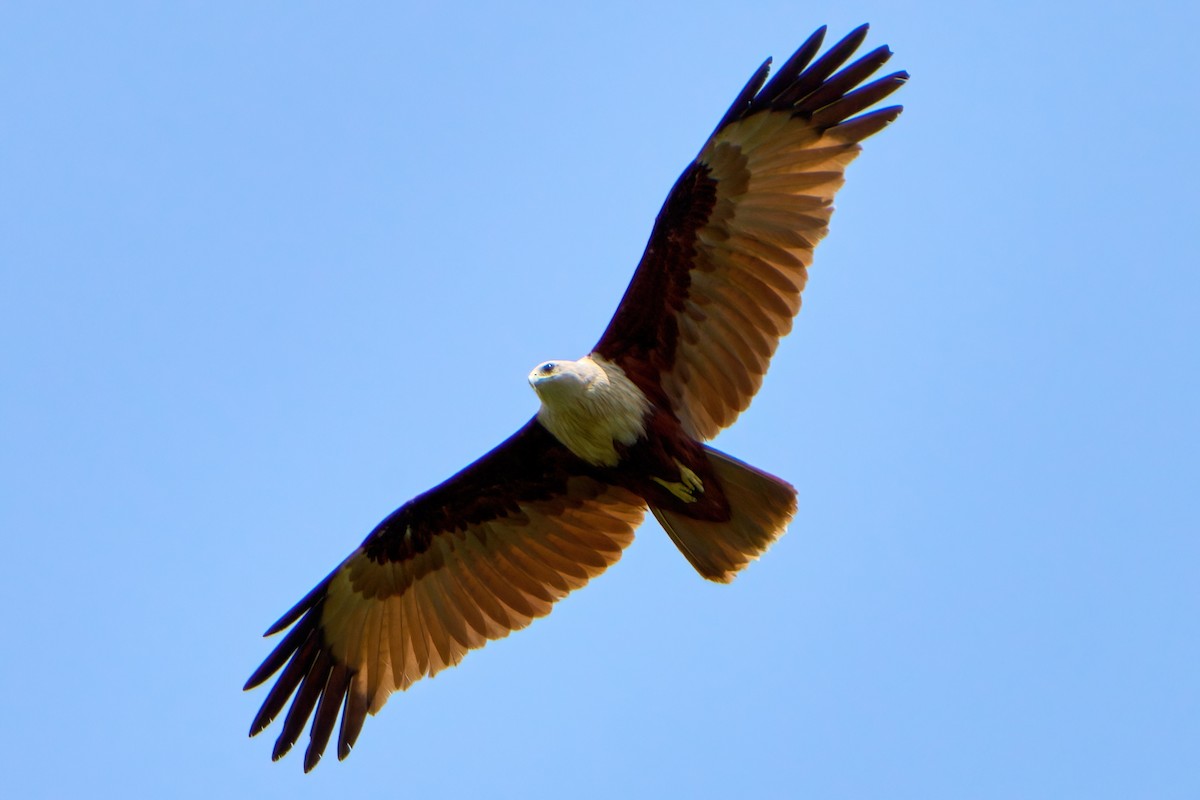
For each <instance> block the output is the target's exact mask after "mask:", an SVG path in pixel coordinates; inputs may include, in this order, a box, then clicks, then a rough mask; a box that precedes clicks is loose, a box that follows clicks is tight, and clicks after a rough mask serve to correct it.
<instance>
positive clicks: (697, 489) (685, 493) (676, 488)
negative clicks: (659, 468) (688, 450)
mask: <svg viewBox="0 0 1200 800" xmlns="http://www.w3.org/2000/svg"><path fill="white" fill-rule="evenodd" d="M675 466H677V467H679V480H678V481H666V480H663V479H662V478H652V480H653V481H654V482H655V483H657V484H659V485H660V486H662V487H663V488H664V489H666V490H667V491H668V492H670V493H671V494H673V495H675V496H676V497H678V498H679V499H680V500H682V501H683V502H685V503H694V502H696V498H697V495H701V494H704V481H702V480H700V476H699V475H697V474H696V473H694V472H692V471H691V470H690V469H688V468H687V467H686V466H684V464H683V462H682V461H680V460H679V459H678V458H677V459H675Z"/></svg>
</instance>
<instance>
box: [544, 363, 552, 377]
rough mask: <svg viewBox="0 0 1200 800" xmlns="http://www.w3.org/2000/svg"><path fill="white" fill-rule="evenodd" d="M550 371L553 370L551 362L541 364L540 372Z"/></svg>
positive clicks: (547, 373) (546, 372) (545, 373)
mask: <svg viewBox="0 0 1200 800" xmlns="http://www.w3.org/2000/svg"><path fill="white" fill-rule="evenodd" d="M551 372H554V365H553V364H551V363H549V362H547V363H545V364H542V374H543V375H549V374H550V373H551Z"/></svg>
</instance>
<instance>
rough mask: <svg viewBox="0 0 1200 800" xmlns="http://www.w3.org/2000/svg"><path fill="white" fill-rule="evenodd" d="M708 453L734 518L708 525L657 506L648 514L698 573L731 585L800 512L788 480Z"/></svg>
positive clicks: (711, 452) (708, 523) (722, 454)
mask: <svg viewBox="0 0 1200 800" xmlns="http://www.w3.org/2000/svg"><path fill="white" fill-rule="evenodd" d="M704 450H705V452H706V453H707V454H708V461H709V464H711V465H712V468H713V472H714V474H715V475H716V476H717V480H719V481H720V482H721V488H722V489H724V490H725V497H726V499H727V500H728V501H729V508H730V510H731V512H732V515H733V516H732V518H731V519H729V520H727V521H725V522H710V521H706V520H697V519H691V518H689V517H686V516H684V515H682V514H679V513H676V512H674V511H667V510H664V509H661V508H655V507H654V506H650V511H651V512H653V514H654V518H655V519H657V520H658V522H659V524H660V525H662V526H663V529H664V530H665V531H666V532H667V535H668V536H670V537H671V541H673V542H675V546H676V547H678V548H679V550H680V552H682V553H683V555H684V556H685V557H686V558H687V560H688V561H690V562H691V564H692V566H693V567H695V568H696V571H697V572H699V573H700V574H701V575H703V576H704V577H705V578H708V579H709V580H711V581H718V582H720V583H729V582H730V581H732V580H733V579H734V577H735V576H736V575H737V573H738V572H739V571H740V570H741V569H742V568H743V567H745V566H746V565H747V564H749V563H750V562H751V561H753V560H754V559H756V558H758V557H759V556H760V555H762V554H763V552H764V551H765V550H766V549H767V548H768V547H770V546H771V543H772V542H774V541H775V540H776V539H778V538H779V537H780V536H781V535H783V532H784V531H785V530H786V529H787V525H788V522H790V521H791V519H792V515H793V514H795V513H796V490H795V489H794V488H793V487H792V485H791V484H789V483H788V482H787V481H785V480H782V479H780V478H776V477H775V476H774V475H770V474H768V473H766V472H763V471H762V470H759V469H755V468H754V467H752V466H750V465H749V464H746V463H744V462H742V461H738V460H737V459H736V458H733V457H731V456H728V455H725V454H724V453H722V452H720V451H719V450H714V449H713V448H711V447H705V448H704Z"/></svg>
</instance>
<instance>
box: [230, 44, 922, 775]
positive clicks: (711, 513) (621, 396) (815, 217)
mask: <svg viewBox="0 0 1200 800" xmlns="http://www.w3.org/2000/svg"><path fill="white" fill-rule="evenodd" d="M866 33H867V26H866V25H863V26H862V27H860V28H858V29H856V30H855V31H853V32H852V33H851V34H850V35H849V36H847V37H846V38H845V39H843V40H842V41H840V42H838V43H837V44H836V45H834V46H833V47H831V48H830V49H829V50H828V51H826V52H825V53H824V55H822V56H821V57H820V58H817V59H816V60H815V61H814V60H813V58H814V56H816V54H817V52H818V50H819V49H820V47H821V43H822V41H823V39H824V34H825V29H824V28H821V29H820V30H818V31H817V32H816V33H814V34H813V35H812V36H811V37H809V39H808V41H806V42H805V43H804V44H803V45H802V46H801V47H800V49H799V50H797V51H796V54H795V55H793V56H792V57H791V58H790V59H788V62H787V63H786V64H784V65H783V67H782V68H781V69H780V70H779V72H778V73H777V74H776V75H775V77H773V78H772V79H771V80H770V81H769V82H768V81H767V75H768V71H769V68H770V63H771V62H770V60H769V59H768V60H767V62H766V63H764V64H763V65H762V66H761V67H759V69H758V71H756V72H755V73H754V76H753V77H752V78H751V79H750V82H749V83H747V84H746V87H745V88H744V89H742V91H741V93H740V94H739V95H738V96H737V99H735V100H734V101H733V105H731V106H730V107H729V110H728V111H727V112H725V116H723V117H722V118H721V121H720V122H719V123H718V124H717V127H716V130H715V131H714V132H713V134H712V136H710V137H709V139H708V141H707V142H705V144H704V147H703V148H701V150H700V154H699V155H698V156H697V157H696V159H695V161H693V162H692V163H691V164H690V165H689V166H688V168H687V169H686V170H684V172H683V175H681V176H680V178H679V180H678V181H676V182H675V186H674V187H673V188H672V189H671V193H670V194H669V195H668V196H667V200H666V203H665V204H664V205H663V208H662V210H661V211H660V212H659V214H658V218H657V219H656V220H655V223H654V228H653V230H652V231H651V233H650V241H649V242H648V243H647V245H646V250H645V253H644V254H643V255H642V260H641V262H640V263H639V264H638V267H637V270H636V271H635V272H634V275H633V281H632V283H630V285H629V288H628V290H627V291H626V292H625V296H624V297H623V298H622V300H621V304H620V305H619V306H618V308H617V312H616V314H615V315H614V316H613V318H612V321H611V322H610V323H609V325H608V329H607V330H605V331H604V334H603V335H602V336H601V337H600V341H599V342H598V343H597V344H596V347H595V348H594V349H593V350H592V351H591V352H590V353H588V354H587V355H586V356H584V357H583V358H581V359H579V360H578V361H547V362H545V363H542V364H539V365H538V366H537V367H535V368H534V370H533V371H532V372H531V373H530V374H529V383H530V384H531V385H532V387H533V389H534V391H535V392H536V393H537V396H538V398H539V400H540V402H541V407H540V408H539V409H538V412H537V414H536V416H534V418H533V419H531V420H530V421H529V422H527V423H526V424H525V426H524V427H523V428H521V429H520V430H519V431H517V432H516V433H515V434H513V435H512V436H511V437H510V438H509V439H508V440H507V441H505V442H504V443H502V444H501V445H499V446H498V447H496V448H495V449H494V450H492V451H491V452H490V453H488V454H487V455H485V456H484V457H483V458H481V459H479V460H478V461H476V462H475V463H473V464H471V465H470V466H468V467H467V468H466V469H464V470H462V471H461V472H459V473H458V474H457V475H455V476H454V477H452V478H450V479H449V480H447V481H446V482H445V483H442V484H441V485H439V486H436V487H434V488H433V489H431V490H429V491H428V492H425V493H424V494H422V495H420V496H419V497H416V498H415V499H413V500H410V501H409V502H407V503H405V504H404V505H403V506H401V507H400V508H399V509H397V510H396V511H394V512H393V513H392V514H391V515H390V516H388V517H387V518H386V519H385V520H383V522H381V523H379V525H378V527H376V528H375V530H373V531H371V533H370V535H369V536H367V538H366V539H365V540H364V541H363V543H362V544H361V545H360V546H359V548H358V549H357V550H355V551H354V552H353V553H352V554H351V555H350V557H349V558H347V559H346V560H345V561H343V562H342V563H341V565H339V566H338V568H337V569H335V570H334V571H333V572H332V573H330V575H329V576H328V577H327V578H325V580H323V581H321V583H320V584H318V585H317V587H316V588H315V589H313V590H312V591H311V592H309V593H308V595H307V596H306V597H305V598H304V599H303V600H301V601H300V602H299V603H298V604H296V606H295V607H294V608H292V610H291V611H288V612H287V613H286V614H284V615H283V617H282V618H281V619H280V620H279V621H278V622H276V623H275V624H274V625H272V626H271V627H270V629H269V630H268V631H267V634H266V635H268V636H270V635H272V634H276V633H279V632H281V631H284V630H286V629H287V628H289V627H290V628H291V630H290V631H288V633H287V634H286V635H285V636H284V638H283V639H282V640H281V641H280V642H279V644H278V646H277V647H276V648H275V650H274V651H273V652H272V653H271V654H270V655H269V656H267V659H266V660H265V661H264V662H263V664H262V666H260V667H259V668H258V669H257V670H256V671H255V672H254V674H253V675H252V676H251V677H250V680H249V681H247V683H246V688H247V689H250V688H253V687H255V686H258V685H260V684H262V683H263V682H265V681H266V680H267V679H268V678H270V677H271V676H272V675H274V674H275V673H276V672H278V671H279V670H280V669H282V670H283V671H282V673H280V675H279V678H278V679H277V680H276V681H275V685H274V687H272V688H271V690H270V692H269V693H268V694H267V697H266V699H265V700H264V701H263V704H262V708H261V709H260V710H259V712H258V715H257V716H255V718H254V722H253V723H252V724H251V726H250V735H251V736H254V735H255V734H258V733H260V732H261V731H263V730H264V729H265V728H266V727H267V726H268V725H270V723H271V721H272V720H274V719H275V717H276V715H278V714H279V712H280V711H281V710H282V709H283V708H284V706H285V705H287V704H288V700H289V699H291V708H289V709H288V712H287V716H286V718H285V719H284V722H283V730H282V731H281V732H280V734H279V738H278V740H277V741H276V742H275V749H274V758H276V759H278V758H280V757H282V756H283V755H284V754H285V753H287V752H288V750H290V749H291V748H292V746H293V745H294V744H295V743H296V741H297V739H299V737H300V734H301V732H302V730H303V728H304V726H305V725H306V724H307V722H308V720H309V718H311V719H312V725H311V728H310V730H309V743H308V749H307V752H306V753H305V755H304V769H305V771H306V772H307V771H308V770H310V769H312V768H313V767H314V766H315V765H316V763H317V762H318V761H319V760H320V759H321V755H322V753H323V752H324V751H325V747H326V746H327V745H328V743H329V739H330V737H331V735H332V733H333V728H334V723H335V722H336V721H337V718H338V716H339V714H340V716H341V726H340V728H339V732H338V745H337V749H338V758H345V757H346V755H347V754H349V752H350V749H351V748H352V747H353V746H354V742H355V740H356V739H357V738H358V735H359V732H360V731H361V730H362V726H363V722H364V720H365V719H366V715H367V714H368V713H371V714H374V713H376V712H377V711H379V709H381V708H382V707H383V704H384V703H385V702H386V701H387V698H388V696H389V695H391V694H392V692H395V691H396V690H399V689H407V688H408V687H409V686H411V685H412V684H413V682H414V681H417V680H420V679H421V678H423V677H425V676H426V675H430V676H432V675H435V674H437V673H438V672H439V671H440V670H443V669H445V668H446V667H452V666H454V665H455V664H457V663H458V662H459V661H461V660H462V659H463V656H465V655H466V654H467V652H468V651H470V650H472V649H474V648H477V647H482V646H483V645H485V644H487V642H488V641H489V640H491V639H499V638H501V637H503V636H507V635H508V634H509V633H510V632H512V631H515V630H518V629H520V628H524V627H525V626H526V625H528V624H529V623H530V622H531V621H532V620H533V619H534V618H536V617H541V616H545V615H546V614H549V613H550V610H551V608H553V605H554V602H555V601H556V600H559V599H560V598H562V597H563V596H565V595H566V594H568V593H569V592H571V591H572V590H574V589H578V588H579V587H581V586H583V585H584V584H585V583H587V582H588V580H590V579H591V578H593V577H595V576H596V575H599V574H600V573H601V572H603V571H604V570H605V569H607V568H608V567H609V566H610V565H612V564H613V563H614V562H615V561H617V559H619V558H620V557H621V551H622V550H624V548H625V547H626V546H627V545H629V543H630V542H631V541H632V540H633V532H634V530H635V529H636V528H637V527H638V525H639V524H640V523H641V521H642V516H643V514H644V513H645V511H646V509H647V508H649V509H650V512H651V513H652V514H654V517H655V519H657V520H658V522H659V523H660V524H661V525H662V527H663V529H664V530H666V532H667V534H668V535H669V536H670V537H671V540H672V541H674V542H675V544H676V545H677V546H678V547H679V549H680V550H681V551H682V552H683V555H684V556H685V557H686V558H687V560H688V561H690V562H691V564H692V566H693V567H695V568H696V570H697V571H698V572H699V573H700V574H701V575H703V576H704V577H705V578H708V579H709V580H713V581H721V582H728V581H730V580H732V579H733V577H734V576H735V575H736V574H737V572H738V571H739V570H741V569H742V568H743V567H745V566H746V565H747V564H748V563H749V562H750V561H751V560H752V559H754V558H757V557H758V556H759V555H761V554H762V553H763V551H764V550H766V549H767V547H768V546H769V545H770V544H771V543H772V542H773V541H774V540H775V539H776V538H778V537H779V536H780V535H781V534H782V533H783V531H784V529H785V528H786V527H787V525H788V522H789V521H790V520H791V517H792V515H793V513H794V512H795V510H796V492H795V490H794V489H793V488H792V486H791V485H790V484H788V483H787V482H785V481H783V480H781V479H779V478H777V477H775V476H773V475H769V474H767V473H765V472H763V471H761V470H758V469H755V468H754V467H751V466H749V465H748V464H744V463H742V462H741V461H738V460H737V459H735V458H732V457H730V456H728V455H725V454H724V453H721V452H719V451H717V450H714V449H713V448H711V447H708V446H706V445H704V444H703V442H705V441H706V440H708V439H711V438H712V437H713V436H715V435H716V434H717V432H718V431H720V430H721V429H722V428H724V427H726V426H728V425H730V424H731V423H732V422H733V421H734V420H735V419H736V418H737V416H738V414H740V413H741V412H742V411H744V410H745V409H746V407H747V406H748V405H749V404H750V400H751V398H753V397H754V394H755V392H756V391H757V390H758V388H759V386H760V385H761V384H762V380H763V375H764V373H765V372H766V371H767V365H768V363H769V362H770V360H771V356H772V354H774V352H775V348H776V346H777V345H778V344H779V340H780V338H781V337H782V336H784V335H785V334H787V333H788V331H789V330H791V327H792V320H793V318H794V317H795V315H796V313H797V312H798V311H799V310H800V293H801V291H802V290H803V289H804V283H805V280H806V277H807V270H808V266H809V264H811V263H812V258H813V248H815V247H816V245H817V242H819V241H820V240H821V238H822V237H823V236H825V233H826V231H827V225H828V224H829V218H830V214H831V212H832V210H833V207H832V205H831V203H832V200H833V196H834V194H835V193H836V192H837V190H838V188H839V187H840V186H841V185H842V180H843V172H844V171H845V168H846V165H847V164H849V163H850V162H851V161H853V160H854V158H855V156H857V155H858V153H859V150H860V146H859V142H861V141H862V140H863V139H866V138H867V137H868V136H870V135H872V134H874V133H876V132H878V131H879V130H881V129H882V128H884V127H885V126H886V125H888V124H889V123H890V122H892V121H893V120H894V119H896V117H897V116H898V115H899V114H900V111H901V108H900V106H890V107H887V108H881V109H878V110H875V111H868V109H870V108H871V107H872V106H874V105H875V104H876V103H878V102H879V101H881V100H882V99H883V98H885V97H887V96H888V95H890V94H891V93H892V92H894V91H896V89H898V88H900V86H901V85H903V84H904V82H905V81H906V80H907V79H908V74H907V73H905V72H894V73H892V74H890V75H887V76H885V77H882V78H878V79H876V80H874V81H872V82H870V83H867V84H865V85H863V82H864V81H865V80H866V79H867V78H868V77H870V76H871V75H873V74H874V73H875V72H876V71H877V70H878V69H879V68H880V67H881V66H882V65H883V64H884V63H886V62H887V61H888V59H889V58H890V57H891V51H890V50H889V49H888V48H887V47H886V46H884V47H879V48H877V49H875V50H872V51H871V52H869V53H867V54H866V55H864V56H862V57H861V58H859V59H858V60H856V61H854V62H853V63H852V64H849V65H848V66H845V67H843V66H842V65H843V64H845V63H846V62H847V61H848V60H849V59H850V57H851V55H852V54H853V53H854V52H855V50H857V49H858V47H859V45H860V44H861V43H862V42H863V40H864V39H865V38H866ZM864 112H865V113H864Z"/></svg>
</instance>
